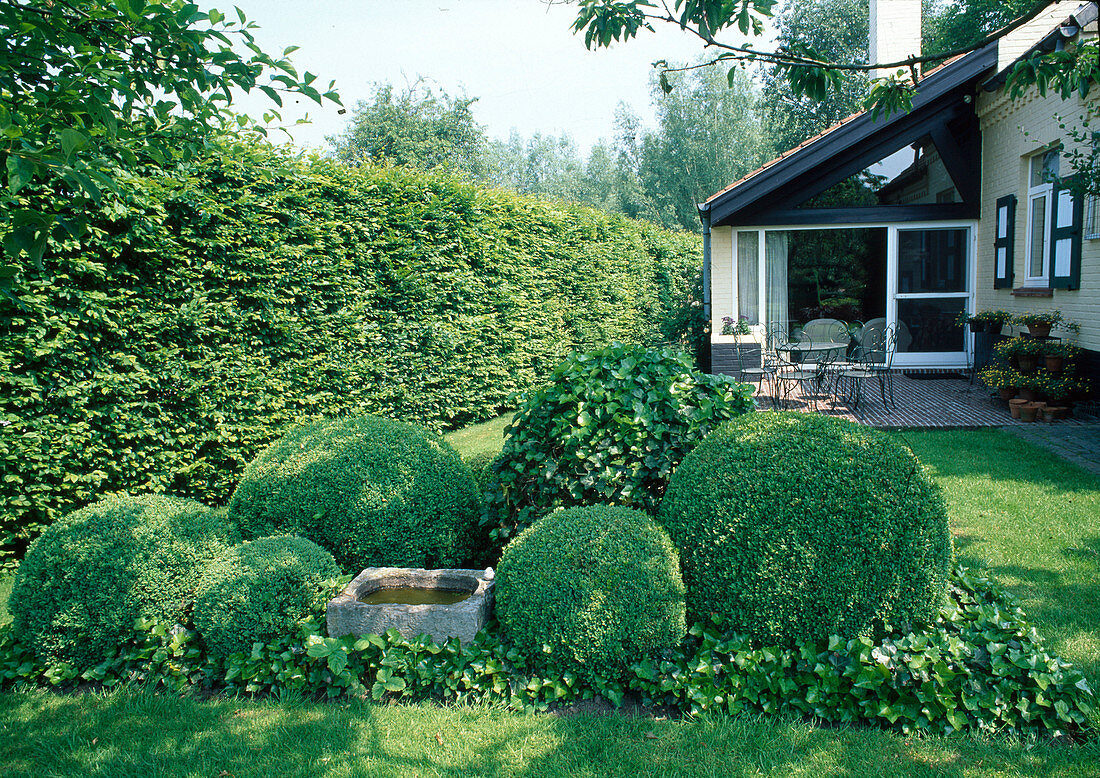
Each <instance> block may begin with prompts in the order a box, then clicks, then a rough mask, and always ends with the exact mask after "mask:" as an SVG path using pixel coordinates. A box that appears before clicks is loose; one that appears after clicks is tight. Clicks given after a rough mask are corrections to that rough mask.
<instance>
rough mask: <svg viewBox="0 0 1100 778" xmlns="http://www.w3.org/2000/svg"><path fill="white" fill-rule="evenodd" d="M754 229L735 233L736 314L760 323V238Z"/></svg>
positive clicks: (748, 320)
mask: <svg viewBox="0 0 1100 778" xmlns="http://www.w3.org/2000/svg"><path fill="white" fill-rule="evenodd" d="M758 234H759V233H757V232H756V231H755V230H753V231H751V232H739V233H737V315H738V316H739V317H741V318H743V319H746V320H747V322H748V323H749V324H759V323H760V282H759V278H760V272H759V268H760V254H759V245H760V239H759V237H757V236H758Z"/></svg>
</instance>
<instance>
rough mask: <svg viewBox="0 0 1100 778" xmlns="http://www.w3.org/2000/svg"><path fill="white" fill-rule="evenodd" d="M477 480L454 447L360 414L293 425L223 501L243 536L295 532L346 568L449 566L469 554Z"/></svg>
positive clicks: (427, 434) (399, 424)
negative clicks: (299, 425) (325, 551)
mask: <svg viewBox="0 0 1100 778" xmlns="http://www.w3.org/2000/svg"><path fill="white" fill-rule="evenodd" d="M478 504H479V503H478V493H477V485H476V483H475V482H474V479H473V476H472V475H470V470H469V468H468V467H466V465H464V464H463V463H462V460H461V459H459V456H458V454H457V452H455V450H454V448H453V447H452V446H451V445H450V444H449V443H447V442H446V441H444V440H443V439H442V438H440V437H439V436H438V435H436V434H434V433H431V432H427V431H426V430H423V429H420V428H419V427H416V426H414V425H412V424H406V423H404V422H399V421H393V420H392V419H383V418H380V417H378V416H361V417H356V418H349V419H344V420H341V421H332V422H317V423H314V424H310V425H307V426H305V427H302V428H299V429H297V430H294V431H292V432H290V433H288V434H287V435H285V436H284V437H282V438H281V439H280V440H279V441H278V442H276V443H274V444H272V445H271V446H269V447H268V448H267V449H266V450H265V451H264V452H263V453H262V454H260V455H259V456H258V457H256V459H255V460H254V461H253V462H252V464H250V465H249V466H248V467H247V468H246V469H245V472H244V475H243V476H242V477H241V483H240V485H239V486H238V487H237V491H236V492H234V494H233V499H232V501H231V502H230V503H229V520H230V521H231V522H232V523H233V524H235V525H236V526H238V527H239V528H240V530H241V534H242V535H243V536H244V537H245V538H257V537H263V536H266V535H274V534H290V535H300V536H301V537H304V538H307V539H309V540H312V541H313V542H314V543H316V544H317V545H319V546H321V547H322V548H325V549H328V550H329V551H330V552H332V555H333V556H334V557H335V558H336V562H337V564H339V565H340V567H341V568H342V569H343V570H344V571H345V572H351V573H356V572H358V571H359V570H361V569H362V568H364V567H372V566H375V567H377V566H394V567H455V566H457V565H458V564H459V563H462V562H465V561H466V559H467V557H468V556H469V555H470V553H471V552H472V550H473V549H472V544H473V543H474V533H475V532H476V530H477V519H478Z"/></svg>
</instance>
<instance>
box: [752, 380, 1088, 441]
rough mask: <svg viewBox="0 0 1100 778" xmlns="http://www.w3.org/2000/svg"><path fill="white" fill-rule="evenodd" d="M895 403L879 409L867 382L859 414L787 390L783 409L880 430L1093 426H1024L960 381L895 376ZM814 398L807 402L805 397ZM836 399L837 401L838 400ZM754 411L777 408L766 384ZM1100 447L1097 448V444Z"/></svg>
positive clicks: (1071, 422) (1075, 422)
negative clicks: (836, 418)
mask: <svg viewBox="0 0 1100 778" xmlns="http://www.w3.org/2000/svg"><path fill="white" fill-rule="evenodd" d="M893 383H894V403H895V405H896V407H886V406H884V405H883V402H882V398H881V396H880V394H879V386H878V382H877V381H874V380H871V381H867V382H865V384H864V385H863V388H862V392H861V394H862V397H861V399H860V403H859V406H858V408H856V407H854V406H853V404H851V403H850V402H849V401H848V400H847V398H846V397H845V396H844V395H846V394H847V392H845V391H843V390H842V391H840V392H838V393H837V394H833V393H832V392H828V391H824V392H821V393H817V392H809V391H807V392H805V393H804V392H803V391H802V390H801V389H799V388H798V387H793V388H790V389H789V391H787V392H786V393H785V394H784V396H783V403H782V407H786V408H788V409H790V410H800V411H809V412H817V413H823V414H826V415H829V416H839V417H841V418H844V419H849V420H850V421H855V422H858V423H859V424H866V425H868V426H871V427H878V428H880V429H977V428H980V427H1010V428H1016V427H1021V428H1031V427H1044V426H1045V427H1048V428H1051V429H1055V428H1059V427H1061V428H1067V429H1068V428H1070V427H1078V426H1086V427H1087V426H1089V425H1094V424H1095V423H1096V422H1097V421H1100V419H1097V417H1095V416H1092V415H1089V414H1082V413H1080V412H1078V413H1076V414H1075V415H1074V416H1072V417H1070V418H1068V419H1064V420H1061V421H1055V422H1050V423H1047V422H1042V421H1039V422H1032V423H1028V422H1022V421H1019V420H1017V419H1013V418H1012V417H1011V415H1010V414H1009V411H1008V405H1007V403H1005V402H1004V401H1002V400H1001V399H1000V398H999V397H995V396H994V395H993V393H992V392H990V390H989V389H987V388H986V387H984V386H982V385H981V384H980V383H977V382H975V383H971V382H970V381H969V380H967V379H966V378H963V377H961V376H959V377H953V378H943V377H931V376H930V377H924V378H921V377H912V376H910V375H906V374H905V373H903V372H902V371H894V376H893ZM810 394H812V395H814V396H812V397H811V396H808V395H810ZM837 395H840V396H837ZM756 402H757V406H758V407H759V408H761V409H762V410H766V409H770V408H773V407H775V405H774V387H773V386H772V385H771V383H770V382H765V383H764V385H763V387H762V388H761V389H759V390H758V391H757V393H756ZM1098 447H1100V444H1098Z"/></svg>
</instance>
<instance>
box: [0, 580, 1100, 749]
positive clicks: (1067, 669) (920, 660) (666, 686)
mask: <svg viewBox="0 0 1100 778" xmlns="http://www.w3.org/2000/svg"><path fill="white" fill-rule="evenodd" d="M497 632H498V630H497V628H496V626H495V623H494V624H491V625H490V627H489V628H488V629H486V630H484V631H482V632H481V633H479V634H478V636H477V638H476V639H475V640H474V641H473V642H472V643H470V644H467V645H460V644H459V643H458V641H456V640H448V641H447V642H445V643H444V644H443V645H438V644H436V643H433V642H431V641H429V640H428V639H427V638H426V637H424V636H420V637H418V638H415V639H413V640H406V639H404V638H402V637H401V636H400V635H398V634H397V632H395V631H392V630H391V631H390V632H389V633H387V634H386V635H381V636H380V635H369V636H367V637H364V638H359V639H356V638H354V637H350V636H349V637H343V638H329V637H324V636H323V635H322V634H321V632H320V628H319V625H318V623H317V621H316V620H306V621H305V623H303V625H302V627H301V629H300V631H299V633H298V634H296V635H292V636H284V637H280V638H277V639H275V640H273V641H271V642H270V643H267V644H266V645H259V646H254V647H253V650H252V651H251V653H249V654H236V655H233V656H231V657H228V658H227V659H226V660H224V661H216V660H214V659H213V658H211V657H210V656H208V655H207V654H206V653H205V652H204V651H203V650H202V646H201V641H199V639H198V637H197V636H196V634H195V633H194V632H191V631H188V630H186V629H169V628H167V627H166V626H165V625H163V624H158V623H155V622H151V621H148V620H145V621H142V622H140V623H139V624H138V627H137V629H136V630H135V632H134V634H133V635H132V637H131V638H130V639H128V640H126V641H125V642H123V643H121V644H120V646H118V647H117V648H116V649H115V650H114V651H112V653H111V654H110V655H109V656H107V657H106V658H105V659H104V661H102V662H101V663H100V664H98V665H96V666H94V667H91V668H89V669H87V670H84V671H83V672H79V671H77V670H74V669H73V668H71V667H65V666H57V665H44V664H43V663H42V662H40V661H38V660H36V659H35V657H34V656H33V655H32V654H31V653H30V652H29V651H28V650H27V649H26V647H25V646H23V645H21V644H20V643H19V642H18V641H16V640H14V638H13V636H12V634H11V632H10V630H7V629H5V628H0V687H10V686H12V685H14V684H16V683H20V682H35V683H48V684H51V685H55V686H62V687H63V688H65V687H71V686H72V684H74V683H78V682H88V681H90V682H98V683H101V684H103V685H104V686H108V687H110V686H115V685H118V684H120V683H124V682H127V681H136V682H140V683H144V684H146V685H155V686H163V687H164V688H166V689H169V690H172V691H186V690H189V689H204V690H212V691H213V690H224V691H225V692H227V693H229V694H233V693H272V694H280V695H281V694H288V693H289V694H323V695H325V696H327V697H330V698H338V697H346V696H353V695H354V696H365V695H369V696H371V697H372V698H373V699H375V700H389V699H393V700H421V699H436V700H442V701H445V702H448V703H457V704H461V703H474V702H496V703H502V704H505V705H508V706H509V707H513V708H518V709H523V710H534V709H538V710H546V709H547V708H548V707H549V706H550V705H551V704H553V703H558V702H562V703H565V702H570V701H574V700H580V699H585V698H590V697H591V696H593V695H594V694H595V695H599V696H602V697H604V698H606V699H609V700H611V701H612V702H614V703H616V704H618V703H620V702H621V701H622V699H623V696H624V694H625V693H627V692H633V693H634V694H636V695H638V696H640V697H641V698H642V700H643V702H644V703H660V704H665V705H669V706H672V707H674V708H676V709H678V710H681V711H683V712H684V713H688V714H692V715H696V714H700V713H703V712H705V711H729V712H740V711H752V712H764V713H770V714H775V713H779V714H784V715H788V716H798V717H813V718H816V719H820V720H822V721H828V722H834V723H840V724H853V723H864V724H871V725H873V726H877V727H883V728H888V729H896V730H900V731H903V732H906V733H918V732H919V733H929V734H947V733H951V732H956V731H963V732H972V733H998V734H1008V735H1017V736H1025V737H1028V736H1036V735H1038V736H1041V737H1059V738H1069V739H1073V740H1078V741H1081V740H1086V739H1092V738H1095V731H1094V730H1093V729H1092V726H1091V725H1090V720H1091V717H1093V716H1095V714H1096V700H1095V697H1094V695H1093V693H1092V690H1091V689H1090V687H1089V685H1088V683H1087V682H1086V681H1085V680H1084V678H1083V677H1082V675H1081V673H1080V672H1079V671H1077V670H1076V669H1074V668H1073V667H1072V666H1071V665H1069V664H1067V663H1066V662H1064V661H1063V660H1061V659H1059V658H1058V657H1056V656H1054V655H1052V654H1050V653H1049V652H1048V651H1047V650H1046V648H1045V646H1044V644H1043V641H1042V639H1041V638H1040V637H1039V635H1038V634H1037V633H1036V632H1035V629H1034V628H1033V627H1031V626H1030V625H1029V624H1028V622H1027V619H1026V618H1025V616H1024V614H1023V612H1022V611H1021V610H1020V608H1019V606H1018V605H1017V603H1016V602H1015V600H1013V599H1012V598H1011V596H1009V595H1007V594H1005V593H1004V592H1002V591H1000V590H999V589H998V588H997V587H996V586H995V585H994V584H993V583H992V582H991V581H990V580H989V579H987V578H981V577H977V576H973V575H971V574H969V573H968V572H967V571H965V570H959V571H956V573H955V575H954V577H953V581H952V586H951V589H950V598H949V600H948V602H947V603H946V605H945V606H944V608H943V610H942V611H941V612H940V614H939V616H938V618H937V619H936V621H935V623H934V624H932V625H930V626H929V627H928V628H927V629H924V630H921V631H917V632H910V633H905V632H892V633H890V634H888V635H885V636H883V637H882V638H881V639H880V640H878V641H870V640H868V639H866V638H857V639H853V640H849V641H844V640H841V639H839V638H835V637H831V638H828V639H826V640H822V641H800V642H799V643H798V644H797V645H795V646H793V647H787V648H781V647H775V646H769V645H765V644H761V643H759V642H756V641H752V640H749V639H747V638H745V637H744V636H741V635H738V634H737V633H735V632H729V631H727V630H726V629H724V628H723V627H722V626H720V625H716V624H713V623H708V624H697V625H695V626H693V627H692V628H691V629H690V631H689V634H688V637H687V639H686V640H685V641H684V642H683V643H681V644H680V645H679V646H678V647H676V648H675V649H672V650H669V651H667V652H665V654H664V656H663V657H662V658H661V659H659V660H657V659H649V660H642V661H638V662H635V663H633V664H632V665H631V666H630V668H629V670H628V672H627V673H625V674H624V675H621V676H618V677H596V678H589V679H581V678H578V677H577V676H575V675H573V674H563V675H555V676H547V675H545V674H542V673H541V672H538V671H533V670H532V669H531V668H530V667H528V666H527V664H526V662H525V659H524V657H523V655H522V653H521V652H520V651H518V650H517V649H516V648H514V647H511V646H509V645H508V644H507V643H504V642H502V641H501V639H500V637H499V636H498V634H497Z"/></svg>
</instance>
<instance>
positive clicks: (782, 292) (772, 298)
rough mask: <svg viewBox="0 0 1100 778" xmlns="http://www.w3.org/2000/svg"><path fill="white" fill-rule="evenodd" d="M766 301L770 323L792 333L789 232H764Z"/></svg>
mask: <svg viewBox="0 0 1100 778" xmlns="http://www.w3.org/2000/svg"><path fill="white" fill-rule="evenodd" d="M764 282H765V286H764V301H765V305H766V306H767V311H766V312H767V316H768V325H769V326H771V325H772V324H773V323H775V324H778V325H779V326H780V327H781V328H782V332H783V334H784V335H787V334H789V333H790V321H789V314H788V312H787V233H786V232H766V233H764Z"/></svg>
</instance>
